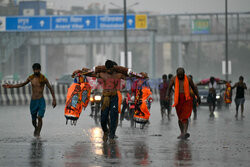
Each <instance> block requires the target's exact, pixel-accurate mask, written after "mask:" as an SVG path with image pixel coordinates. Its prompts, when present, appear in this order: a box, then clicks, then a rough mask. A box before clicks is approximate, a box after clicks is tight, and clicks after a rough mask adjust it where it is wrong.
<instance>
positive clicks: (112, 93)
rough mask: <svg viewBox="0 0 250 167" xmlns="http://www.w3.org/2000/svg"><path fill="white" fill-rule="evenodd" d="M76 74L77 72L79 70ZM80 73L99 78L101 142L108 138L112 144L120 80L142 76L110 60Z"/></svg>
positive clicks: (116, 118) (115, 125) (116, 119)
mask: <svg viewBox="0 0 250 167" xmlns="http://www.w3.org/2000/svg"><path fill="white" fill-rule="evenodd" d="M76 72H79V70H77V71H76ZM81 72H82V73H83V74H84V75H86V76H91V77H96V78H99V83H100V84H101V85H102V87H103V92H102V95H103V102H102V107H101V126H102V130H103V133H104V134H103V141H104V142H107V140H108V138H109V142H110V143H111V144H114V143H115V140H114V138H115V132H116V127H117V121H118V102H119V99H118V92H119V90H120V85H121V84H120V83H121V79H126V77H129V76H132V77H139V78H143V75H141V74H138V73H135V72H132V71H131V70H130V69H128V68H126V67H122V66H117V65H116V63H115V62H114V61H112V60H107V61H106V62H105V65H104V66H97V67H95V68H94V70H91V69H87V68H83V69H82V70H81ZM74 73H75V72H74ZM109 119H110V121H109ZM108 124H109V125H110V128H109V129H108V127H107V126H108Z"/></svg>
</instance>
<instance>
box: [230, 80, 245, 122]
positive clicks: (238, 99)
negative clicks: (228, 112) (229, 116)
mask: <svg viewBox="0 0 250 167" xmlns="http://www.w3.org/2000/svg"><path fill="white" fill-rule="evenodd" d="M243 81H244V78H243V76H240V78H239V82H237V83H235V84H234V86H233V87H232V89H234V88H236V96H235V105H236V114H235V117H236V118H238V110H239V106H241V117H242V118H243V117H244V115H243V112H244V103H245V89H247V86H246V83H245V82H243Z"/></svg>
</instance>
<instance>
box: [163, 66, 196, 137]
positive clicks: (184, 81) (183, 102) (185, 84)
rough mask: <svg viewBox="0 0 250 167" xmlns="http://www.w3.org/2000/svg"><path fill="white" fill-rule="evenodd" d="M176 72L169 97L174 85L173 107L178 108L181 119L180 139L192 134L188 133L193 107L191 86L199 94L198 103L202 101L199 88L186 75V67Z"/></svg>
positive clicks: (171, 82) (168, 93) (170, 86)
mask: <svg viewBox="0 0 250 167" xmlns="http://www.w3.org/2000/svg"><path fill="white" fill-rule="evenodd" d="M176 73H177V75H176V76H174V77H173V78H172V79H171V81H170V85H169V87H168V91H167V99H169V96H170V90H171V89H172V87H173V86H174V87H175V92H174V105H173V107H175V108H176V113H177V116H178V119H179V120H178V123H179V128H180V131H181V134H180V136H178V139H187V138H188V137H189V136H190V134H189V133H187V130H188V123H189V122H188V119H189V117H190V116H191V113H192V108H193V101H192V97H191V95H190V87H191V89H192V90H193V92H194V93H195V95H196V96H197V100H198V103H200V96H199V93H198V90H197V88H196V87H195V86H194V83H193V81H192V80H191V79H190V78H189V77H187V76H186V75H185V70H184V68H178V69H177V71H176Z"/></svg>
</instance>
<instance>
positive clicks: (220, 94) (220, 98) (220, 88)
mask: <svg viewBox="0 0 250 167" xmlns="http://www.w3.org/2000/svg"><path fill="white" fill-rule="evenodd" d="M197 87H198V91H199V95H200V97H201V104H200V106H208V105H209V104H208V102H207V96H208V91H209V87H208V85H198V86H197ZM224 92H225V85H224V84H220V85H217V88H216V103H215V104H216V106H217V108H218V109H220V108H221V107H222V106H223V105H224Z"/></svg>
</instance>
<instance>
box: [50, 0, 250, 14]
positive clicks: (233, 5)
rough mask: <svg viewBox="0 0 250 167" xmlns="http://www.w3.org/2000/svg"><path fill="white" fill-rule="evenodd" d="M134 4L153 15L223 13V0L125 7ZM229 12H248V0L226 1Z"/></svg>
mask: <svg viewBox="0 0 250 167" xmlns="http://www.w3.org/2000/svg"><path fill="white" fill-rule="evenodd" d="M47 2H53V6H54V7H53V8H56V9H59V8H62V9H70V7H71V6H83V7H85V8H87V6H88V5H89V4H91V3H95V2H96V3H99V4H100V6H101V7H103V6H104V5H105V6H106V8H114V7H113V6H112V5H110V2H112V3H115V4H117V5H119V6H121V7H122V6H123V0H47ZM136 2H139V4H138V5H136V6H133V7H132V9H134V10H136V11H151V12H154V13H161V14H168V13H206V12H209V13H210V12H224V11H225V0H127V6H130V5H132V4H134V3H136ZM228 11H229V12H246V11H249V12H250V0H228Z"/></svg>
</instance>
